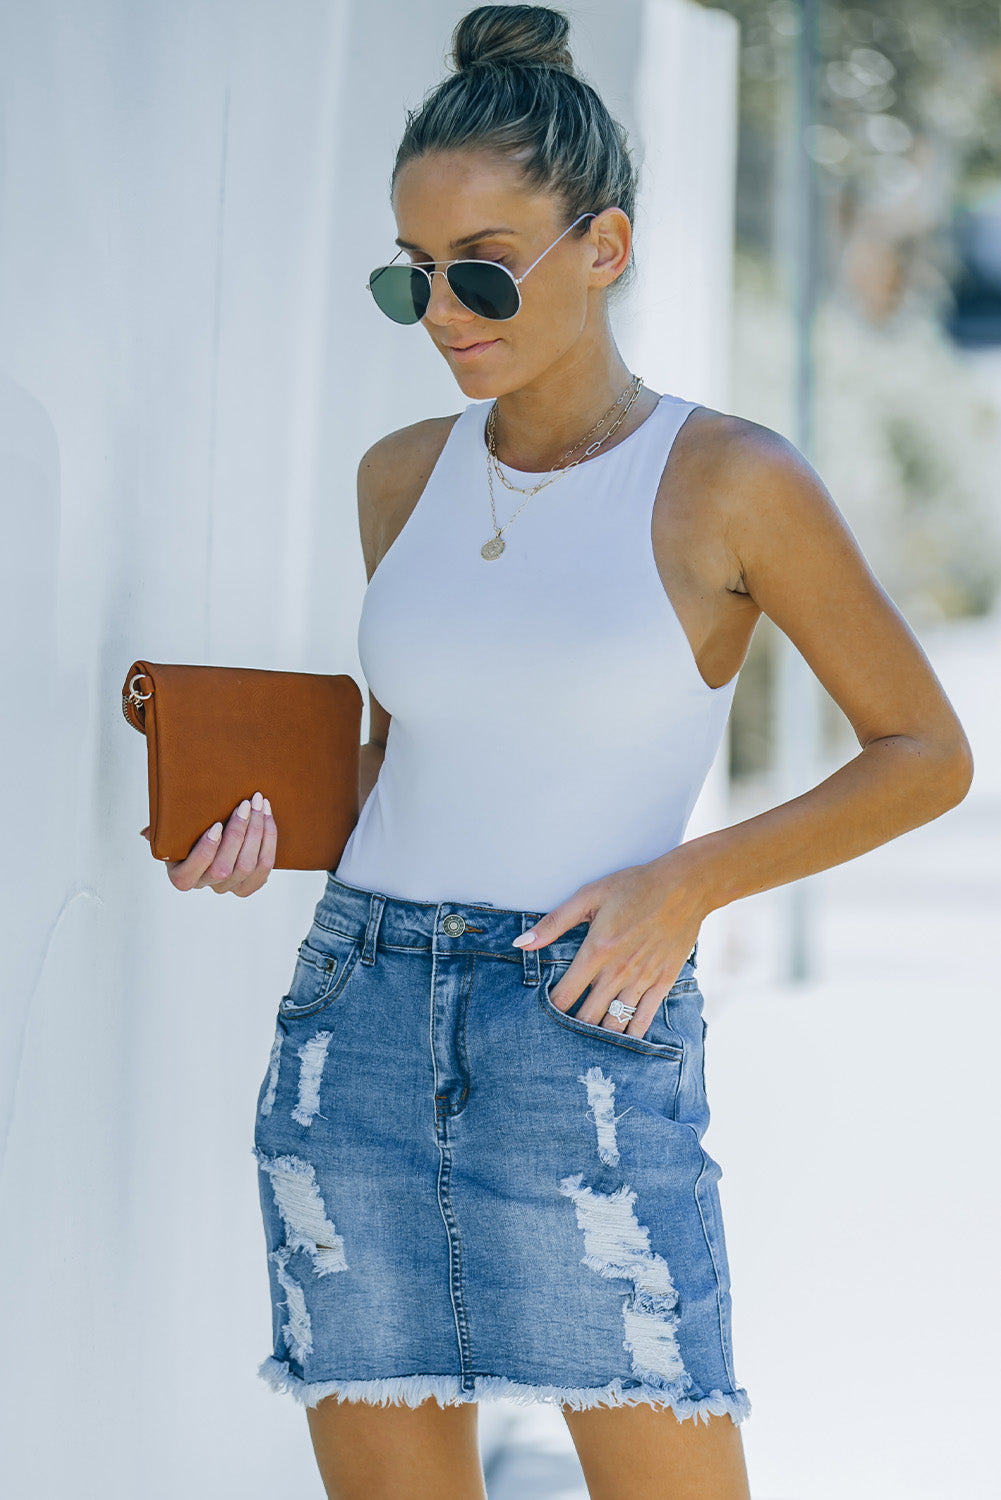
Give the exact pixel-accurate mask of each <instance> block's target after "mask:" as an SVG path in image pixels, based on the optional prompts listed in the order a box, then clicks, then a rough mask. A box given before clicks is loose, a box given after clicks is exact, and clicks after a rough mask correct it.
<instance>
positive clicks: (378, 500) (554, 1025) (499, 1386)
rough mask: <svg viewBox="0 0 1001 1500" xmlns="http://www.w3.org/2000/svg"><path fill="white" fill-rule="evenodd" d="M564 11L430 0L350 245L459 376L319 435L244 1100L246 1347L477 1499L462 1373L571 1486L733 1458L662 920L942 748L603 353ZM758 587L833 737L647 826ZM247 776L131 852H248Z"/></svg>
mask: <svg viewBox="0 0 1001 1500" xmlns="http://www.w3.org/2000/svg"><path fill="white" fill-rule="evenodd" d="M566 36H567V23H566V19H565V17H563V16H562V15H561V14H560V13H558V12H555V11H551V10H547V9H544V8H542V7H536V6H481V7H479V8H478V9H476V10H474V11H472V12H470V13H469V14H468V15H467V16H466V17H465V18H464V19H463V20H462V21H461V22H460V24H459V26H458V27H457V29H456V32H455V35H454V37H453V44H454V55H455V62H456V71H455V73H454V74H453V75H452V76H450V77H449V78H448V79H447V80H446V81H445V82H444V83H443V84H441V85H440V87H439V88H438V89H437V90H436V91H435V92H434V93H432V94H431V95H430V96H429V98H428V99H427V100H426V101H425V103H424V105H423V107H422V108H421V109H420V110H418V111H417V112H416V114H415V115H413V116H411V117H410V119H409V120H408V124H407V128H406V132H405V135H404V139H403V142H402V144H401V146H400V150H399V154H398V158H397V162H396V167H395V171H394V175H393V206H394V212H395V216H396V221H397V226H398V229H399V239H398V245H399V246H400V247H401V253H404V254H405V255H406V256H407V257H408V259H407V260H400V259H399V257H394V258H393V260H392V261H391V262H390V263H389V265H388V266H386V267H381V268H379V269H378V270H377V271H375V272H373V273H372V277H371V283H370V285H371V291H372V294H373V296H374V298H375V301H376V303H377V305H378V306H379V307H380V308H381V309H382V311H383V312H387V313H388V314H389V315H390V316H391V317H393V318H395V319H396V320H397V321H401V322H417V321H421V322H423V324H424V327H425V329H426V330H427V333H428V334H429V335H430V337H431V340H432V342H433V343H434V344H435V346H436V347H437V348H438V349H439V350H440V352H441V353H442V355H443V356H444V358H445V359H446V360H447V361H448V363H449V366H450V368H451V369H452V371H453V373H454V375H455V378H456V381H457V383H458V385H459V387H460V389H461V391H462V392H463V394H464V395H465V396H466V397H467V398H468V404H467V405H466V406H465V408H464V409H463V411H462V412H461V413H460V414H459V415H458V417H456V416H449V417H436V418H432V419H429V420H427V421H423V422H418V423H417V424H415V425H414V426H413V427H409V428H406V429H404V430H402V431H399V432H394V433H391V434H390V435H389V436H388V437H385V438H383V439H382V440H381V441H380V442H378V443H376V444H375V446H374V447H373V448H371V449H370V450H369V452H368V453H366V454H365V456H364V458H363V459H362V462H361V466H360V472H359V517H360V527H361V535H362V543H363V550H364V555H365V561H366V567H367V572H368V577H369V581H370V582H369V588H368V590H367V592H366V597H365V602H364V606H363V611H362V617H361V624H360V630H359V647H360V654H361V660H362V665H363V668H364V670H365V675H366V678H367V680H368V683H369V686H370V688H371V689H372V690H373V694H372V698H371V737H370V740H369V742H368V744H367V745H366V746H364V747H363V755H362V760H363V768H362V776H361V787H360V794H361V802H362V804H363V805H362V807H361V812H360V816H359V820H358V823H357V825H356V827H355V829H354V831H353V833H352V835H351V838H350V840H349V842H348V845H347V847H346V849H345V851H344V855H343V857H342V859H341V861H340V863H339V865H338V867H337V869H336V870H335V871H331V872H328V878H327V885H326V889H325V892H324V895H323V897H322V898H321V900H320V902H319V903H318V905H317V907H316V912H315V920H314V922H313V925H312V926H311V928H310V930H309V932H308V934H307V936H306V938H305V940H304V942H303V944H302V945H301V947H300V950H299V956H298V961H297V963H296V966H295V971H294V974H293V976H292V980H291V984H290V988H289V992H288V994H287V995H285V996H284V997H283V998H282V1000H281V1003H280V1006H279V1015H278V1024H277V1030H276V1035H275V1041H274V1046H273V1048H272V1054H271V1059H270V1064H269V1067H268V1071H267V1074H266V1076H265V1079H264V1080H263V1082H262V1085H261V1090H260V1094H259V1097H258V1113H257V1119H256V1130H255V1148H254V1149H255V1153H256V1156H257V1159H258V1163H259V1166H260V1183H261V1203H262V1208H263V1214H264V1225H265V1232H266V1238H267V1246H268V1252H269V1254H268V1265H269V1274H270V1285H271V1293H272V1305H273V1314H274V1320H273V1326H274V1339H275V1343H274V1354H273V1356H272V1357H271V1358H269V1359H267V1360H265V1362H264V1364H263V1365H262V1367H261V1374H262V1375H263V1376H264V1377H265V1378H266V1379H267V1380H268V1381H269V1382H270V1383H271V1384H272V1385H273V1386H274V1387H275V1388H276V1389H284V1390H288V1391H291V1393H292V1394H293V1395H294V1396H296V1398H297V1399H298V1400H300V1401H301V1402H303V1403H304V1404H305V1405H306V1408H307V1416H308V1420H309V1425H310V1429H311V1434H312V1439H313V1443H314V1448H315V1452H316V1455H317V1460H318V1463H319V1467H320V1470H321V1473H322V1476H323V1479H324V1483H325V1485H326V1487H327V1493H328V1494H329V1495H330V1496H332V1497H333V1496H336V1497H338V1500H354V1497H364V1500H373V1497H383V1496H385V1497H394V1500H398V1497H401V1496H406V1497H424V1496H431V1495H435V1496H437V1495H439V1494H447V1495H454V1496H461V1497H464V1500H465V1497H474V1496H477V1497H482V1496H483V1495H484V1487H483V1475H482V1471H481V1467H480V1461H479V1456H478V1443H477V1430H476V1415H475V1414H476V1401H477V1400H478V1399H481V1398H490V1397H492V1396H495V1395H499V1394H500V1395H513V1396H515V1397H518V1398H519V1399H522V1400H528V1401H533V1400H550V1401H555V1402H558V1403H559V1404H560V1406H561V1409H562V1411H563V1413H564V1416H565V1418H566V1421H567V1423H568V1426H569V1429H570V1432H571V1434H572V1437H573V1440H574V1443H575V1445H576V1448H577V1452H578V1453H579V1455H580V1459H581V1463H582V1465H583V1468H584V1472H585V1476H586V1479H587V1483H588V1486H589V1490H590V1494H591V1495H592V1496H593V1497H601V1500H636V1497H637V1496H644V1497H655V1496H656V1497H660V1496H671V1497H673V1500H683V1497H694V1496H696V1495H698V1496H710V1495H711V1496H713V1497H717V1500H738V1497H746V1496H747V1494H748V1488H747V1478H746V1473H745V1467H744V1459H743V1451H742V1445H741V1437H740V1429H739V1424H740V1422H742V1421H743V1420H744V1418H745V1417H746V1416H747V1415H748V1412H749V1410H750V1407H749V1402H748V1398H747V1394H746V1392H745V1391H744V1389H743V1388H742V1387H740V1386H739V1385H738V1384H737V1383H736V1378H735V1374H734V1368H733V1354H732V1348H731V1339H730V1293H729V1273H728V1267H727V1258H726V1249H725V1243H724V1235H723V1225H722V1220H721V1216H720V1206H719V1197H718V1192H717V1186H716V1184H717V1180H718V1177H719V1167H718V1166H717V1164H716V1163H715V1162H714V1161H713V1160H712V1158H711V1157H710V1156H708V1154H707V1153H706V1152H705V1151H704V1149H703V1147H702V1145H701V1139H702V1136H703V1134H704V1131H705V1128H706V1125H707V1123H708V1118H709V1114H708V1108H707V1104H706V1097H705V1089H704V1078H703V1056H704V1053H703V1043H704V1036H705V1026H704V1023H703V1020H702V997H701V995H700V993H699V989H698V985H697V981H696V978H695V952H694V950H695V944H696V939H697V937H698V933H699V928H700V925H701V923H702V920H703V919H704V917H705V916H706V915H707V914H708V913H709V912H711V911H713V910H715V909H716V908H718V907H721V906H724V905H726V904H727V903H728V902H731V901H734V900H737V899H738V898H739V897H741V896H746V895H749V894H751V893H752V892H756V891H763V890H766V889H769V888H771V887H775V886H778V885H782V884H784V883H786V882H788V881H792V880H798V879H800V878H802V877H803V876H806V875H810V874H813V873H814V872H816V871H819V870H824V869H827V868H828V867H830V866H832V865H835V864H838V863H840V862H841V861H844V860H849V859H852V858H854V857H855V856H857V855H859V854H862V853H863V852H865V851H866V850H869V849H872V848H875V847H876V846H877V845H879V844H881V843H884V842H885V841H886V840H888V839H891V838H894V837H895V836H896V835H898V834H900V833H903V832H904V831H905V830H906V829H910V828H913V827H915V826H916V825H918V824H920V823H923V822H926V821H928V820H929V819H931V818H934V817H937V816H939V815H940V814H941V813H943V812H945V811H946V810H947V809H948V808H951V807H953V806H955V804H956V803H958V802H959V801H960V800H961V799H962V798H963V796H964V795H965V794H966V791H967V789H968V787H969V784H970V779H971V757H970V751H969V746H968V744H967V741H966V738H965V736H964V734H963V731H962V729H961V727H960V725H959V723H958V722H957V720H956V716H955V714H954V713H953V711H952V708H951V706H950V704H949V702H948V701H947V699H946V697H945V695H944V693H943V691H942V689H941V687H940V685H939V683H938V681H937V680H936V678H935V676H934V674H933V672H932V671H931V668H930V666H929V664H928V662H927V660H926V659H925V657H924V655H923V654H922V652H921V650H920V648H919V647H918V645H917V644H916V642H915V640H914V638H913V636H912V635H911V633H910V631H909V630H908V628H907V626H906V625H905V623H904V621H903V620H902V619H901V617H900V615H899V614H898V613H897V611H896V610H895V608H894V607H893V605H892V604H891V603H890V601H889V600H888V598H887V597H886V595H885V593H884V592H883V591H882V590H881V588H880V586H879V585H878V583H877V582H876V581H875V580H874V578H873V576H872V574H871V573H870V571H869V569H868V567H867V565H866V563H865V561H864V559H863V558H862V556H861V555H860V553H859V550H858V548H857V546H856V544H855V541H854V539H853V537H852V535H851V533H850V531H849V530H848V528H847V526H846V525H845V523H844V521H843V520H842V518H841V516H840V514H839V512H838V510H837V508H836V506H835V505H834V503H833V502H832V500H831V497H830V496H829V494H828V492H827V490H826V489H825V487H824V485H823V484H822V483H821V481H820V480H819V479H818V477H817V475H816V474H815V472H814V471H813V469H812V468H811V467H810V465H809V464H808V463H807V462H806V461H805V460H804V458H803V457H802V456H801V455H800V454H799V453H798V451H797V450H796V449H795V447H793V445H792V444H790V443H789V442H787V441H786V440H785V439H784V438H782V437H781V436H780V435H778V434H777V433H775V432H773V431H771V430H769V429H768V428H765V427H762V426H760V425H758V424H756V423H754V422H750V421H746V420H744V419H742V418H740V417H735V416H731V415H729V414H726V413H722V412H718V411H714V410H712V409H711V408H707V407H705V406H702V405H699V404H697V403H694V402H691V401H686V400H684V399H682V398H680V397H677V396H673V395H658V393H657V392H655V391H652V390H650V389H648V388H647V387H646V386H644V385H643V383H642V380H641V379H640V378H639V377H636V376H633V375H632V373H631V372H630V371H629V370H628V369H627V367H626V366H625V364H624V363H623V360H622V358H621V356H620V354H619V352H618V350H617V348H616V346H615V342H614V339H613V337H612V334H611V330H610V327H609V321H608V313H607V298H608V294H609V291H610V289H611V287H612V286H613V285H614V284H615V282H616V281H617V280H618V279H619V278H620V277H621V276H622V275H623V273H624V272H625V271H626V269H627V266H628V265H629V262H630V254H631V221H632V217H633V193H634V174H633V169H632V166H631V164H630V160H629V157H628V153H627V151H626V148H625V144H624V137H623V134H622V132H621V130H620V128H619V127H618V126H617V125H616V124H615V122H614V121H613V120H612V119H611V118H610V116H609V115H608V113H607V111H606V109H605V107H604V105H603V104H602V103H601V101H600V99H599V98H598V97H597V95H596V94H595V93H594V92H593V91H592V90H591V89H590V88H589V87H588V86H587V85H585V84H584V83H582V82H581V81H580V80H579V79H577V78H576V77H575V76H574V74H573V72H572V62H571V59H570V56H569V54H568V52H567V50H566ZM412 267H416V268H417V269H411V268H412ZM498 267H503V268H506V269H505V270H498ZM762 612H764V613H766V614H768V615H769V616H770V617H771V618H772V619H773V620H775V621H776V622H777V624H778V625H779V626H780V627H781V629H783V630H784V631H785V632H786V633H787V634H788V635H789V636H790V637H791V639H792V640H793V641H794V642H795V643H796V645H797V646H798V647H799V648H800V650H801V651H802V652H803V654H804V656H805V657H806V659H807V660H808V661H809V663H810V665H811V666H812V668H813V670H814V671H815V672H816V674H817V676H818V677H819V678H820V680H821V682H822V683H823V684H824V686H825V687H826V688H827V689H828V691H829V692H830V693H831V695H832V696H833V697H834V699H835V700H836V701H837V703H838V704H839V705H840V706H841V708H842V709H843V710H844V712H845V714H846V715H847V717H848V719H849V720H850V721H851V723H852V725H853V727H854V729H855V732H856V734H857V736H858V739H859V743H860V746H861V753H860V754H859V755H857V756H856V757H855V758H854V759H853V760H851V761H850V762H849V763H848V764H847V765H845V766H843V767H842V768H841V769H840V770H838V771H837V772H836V773H835V774H834V775H832V776H830V777H828V778H827V780H826V781H824V782H823V783H822V784H821V785H819V786H817V787H815V788H813V789H812V790H811V791H809V792H807V793H806V794H804V795H803V796H800V797H797V798H795V799H794V800H793V801H791V802H788V803H786V804H784V805H783V806H781V807H777V808H774V809H772V810H771V811H769V812H766V813H763V814H761V815H760V816H758V817H754V818H751V819H748V820H747V821H746V822H743V823H739V824H737V825H736V826H734V827H730V828H726V829H722V830H720V831H719V832H716V833H712V834H709V835H707V836H705V837H702V838H696V839H692V840H689V841H688V842H682V840H683V835H684V830H685V825H686V822H687V819H688V816H689V813H690V811H691V808H692V805H693V803H694V801H695V798H696V796H697V795H698V792H699V789H700V787H701V785H702V782H703V780H704V778H705V775H706V772H707V770H708V768H709V765H710V764H711V762H712V759H713V757H714V755H715V752H716V749H717V747H718V745H719V743H720V739H721V736H722V733H723V729H724V725H725V722H726V717H727V713H728V711H729V707H730V702H731V699H732V695H733V688H734V684H735V681H736V676H737V673H738V671H739V669H740V666H741V663H742V662H743V660H744V657H745V654H746V652H747V648H748V643H749V641H750V637H751V633H752V631H753V629H754V626H755V623H756V621H757V620H758V618H759V616H760V615H761V613H762ZM376 691H377V692H378V698H377V697H376V696H375V692H376ZM384 705H385V706H384ZM260 801H261V799H260V796H259V795H258V796H257V797H255V799H254V803H253V805H248V804H246V803H245V804H243V805H242V806H241V808H239V809H237V810H236V811H235V812H234V813H233V815H232V816H231V817H230V819H229V821H228V822H227V824H226V827H225V829H224V830H223V829H222V827H221V825H216V827H215V828H214V829H213V830H210V831H209V832H208V833H206V834H205V835H203V837H202V838H201V839H200V840H199V841H198V843H197V844H196V845H195V846H194V848H193V849H192V851H191V853H190V854H189V856H188V857H187V859H185V860H184V861H182V862H180V863H178V864H176V865H172V866H170V867H169V874H170V878H171V879H172V881H173V883H174V884H175V885H176V886H177V887H179V888H180V889H183V890H189V889H192V888H195V887H200V886H206V885H208V886H210V887H211V888H212V889H213V890H216V891H219V892H225V891H230V892H233V893H234V894H236V895H248V894H250V893H251V892H252V891H255V890H257V889H259V888H260V886H261V885H263V884H264V882H265V880H266V879H267V877H268V875H269V873H270V871H271V869H272V866H273V861H274V853H275V846H276V838H277V830H276V828H275V824H274V820H273V818H272V817H271V816H270V808H269V807H268V806H267V804H266V803H262V804H261V805H260V806H258V803H259V802H260ZM213 835H214V836H215V841H214V842H213V837H212V836H213Z"/></svg>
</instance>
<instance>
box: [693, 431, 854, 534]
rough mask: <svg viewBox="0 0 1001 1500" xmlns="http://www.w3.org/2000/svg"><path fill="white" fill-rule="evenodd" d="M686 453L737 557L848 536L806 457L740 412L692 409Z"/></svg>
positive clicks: (833, 503)
mask: <svg viewBox="0 0 1001 1500" xmlns="http://www.w3.org/2000/svg"><path fill="white" fill-rule="evenodd" d="M692 422H693V424H694V425H693V431H692V433H691V437H690V441H689V445H688V452H689V454H690V458H691V462H692V463H693V465H694V467H695V469H696V471H697V473H698V477H699V479H700V481H701V483H702V486H703V487H704V491H703V492H706V491H708V492H709V493H711V494H712V497H713V500H714V502H715V505H716V507H717V515H718V519H719V521H720V523H721V524H722V526H723V528H724V530H725V534H726V538H727V541H728V543H729V544H730V546H731V547H732V548H733V550H734V551H735V552H736V553H737V554H738V555H739V556H740V557H741V558H742V559H745V560H746V559H748V558H750V557H753V556H754V555H755V554H756V553H759V552H760V551H761V550H763V549H765V550H767V549H768V548H769V546H770V545H771V543H772V541H773V540H774V538H775V537H776V535H777V534H778V533H781V534H783V536H784V539H785V540H786V541H787V542H788V541H789V540H790V539H791V538H792V537H799V538H801V539H806V538H807V537H808V536H811V535H816V534H817V533H818V530H819V532H821V533H826V534H827V535H828V536H829V537H833V536H834V534H836V533H838V534H841V535H842V536H845V535H847V534H849V528H848V525H847V522H846V521H845V519H844V517H843V516H842V514H841V511H840V510H839V509H838V507H837V505H836V504H835V502H834V500H833V498H832V496H831V494H830V491H829V490H828V488H827V486H826V485H825V484H824V482H823V480H822V479H821V477H820V475H819V474H818V473H817V471H816V469H814V467H813V465H812V464H811V463H810V461H809V460H808V459H807V458H806V457H805V455H804V454H803V453H801V452H800V450H799V449H798V448H797V447H796V445H795V443H793V442H791V441H790V440H789V439H788V438H787V437H784V436H783V434H782V433H780V432H776V431H775V429H774V428H771V427H767V426H765V425H764V424H763V423H761V422H753V421H751V420H750V419H749V418H747V417H739V416H734V415H731V414H730V413H728V412H719V411H715V410H713V409H712V408H711V407H698V408H697V409H696V411H695V412H694V413H693V415H692Z"/></svg>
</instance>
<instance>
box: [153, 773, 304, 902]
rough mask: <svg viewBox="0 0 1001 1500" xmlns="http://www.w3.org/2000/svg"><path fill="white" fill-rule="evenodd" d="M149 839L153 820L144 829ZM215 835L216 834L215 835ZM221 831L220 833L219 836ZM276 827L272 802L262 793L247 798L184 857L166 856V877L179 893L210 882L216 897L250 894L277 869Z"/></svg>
mask: <svg viewBox="0 0 1001 1500" xmlns="http://www.w3.org/2000/svg"><path fill="white" fill-rule="evenodd" d="M141 832H142V834H143V837H144V838H147V839H148V838H149V824H148V823H147V825H146V827H145V828H143V829H142V830H141ZM213 834H215V837H214V838H213V837H212V835H213ZM220 835H221V837H220ZM277 844H278V828H277V826H276V824H275V820H274V818H273V817H272V815H271V803H270V802H269V801H268V800H267V798H266V797H263V796H262V795H261V793H260V792H255V793H254V797H253V801H251V802H248V801H247V799H246V797H245V798H244V799H243V801H242V802H241V803H240V805H239V807H236V808H234V809H233V811H232V813H230V816H229V818H228V819H227V821H226V826H225V828H224V827H223V825H222V824H221V823H213V825H212V827H211V828H207V829H206V830H205V832H204V833H203V834H202V836H201V838H200V839H199V840H198V842H197V843H196V844H195V845H194V846H193V847H192V849H191V852H190V853H189V854H188V856H187V858H185V859H167V860H164V861H163V862H164V864H165V865H166V866H167V876H168V878H169V880H170V883H171V885H173V886H176V888H177V889H178V890H179V891H193V890H200V889H201V888H202V886H209V887H210V889H211V890H213V891H215V893H216V895H218V896H223V895H225V894H226V892H227V891H231V892H232V894H233V895H234V896H252V895H253V894H254V892H255V891H259V890H260V888H261V886H262V885H263V884H264V882H265V881H266V880H267V878H268V876H269V875H270V874H271V871H272V870H273V869H274V863H275V849H276V847H277Z"/></svg>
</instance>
